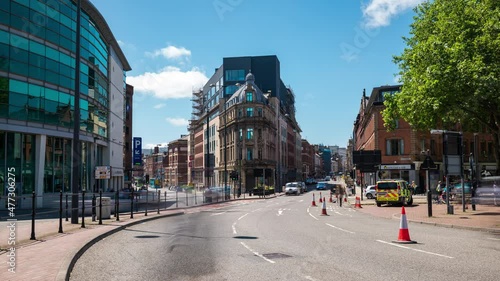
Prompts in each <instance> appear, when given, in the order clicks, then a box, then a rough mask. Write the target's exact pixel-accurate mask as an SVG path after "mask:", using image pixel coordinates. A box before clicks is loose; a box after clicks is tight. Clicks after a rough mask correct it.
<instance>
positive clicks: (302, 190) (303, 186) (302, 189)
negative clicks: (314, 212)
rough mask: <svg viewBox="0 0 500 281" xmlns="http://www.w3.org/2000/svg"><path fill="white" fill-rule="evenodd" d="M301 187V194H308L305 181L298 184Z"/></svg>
mask: <svg viewBox="0 0 500 281" xmlns="http://www.w3.org/2000/svg"><path fill="white" fill-rule="evenodd" d="M298 183H299V185H300V193H306V192H307V185H306V183H305V182H303V181H299V182H298Z"/></svg>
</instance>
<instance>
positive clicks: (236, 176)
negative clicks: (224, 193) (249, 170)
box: [229, 171, 238, 181]
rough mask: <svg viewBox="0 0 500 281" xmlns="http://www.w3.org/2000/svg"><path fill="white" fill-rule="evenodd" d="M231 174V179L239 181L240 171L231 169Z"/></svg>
mask: <svg viewBox="0 0 500 281" xmlns="http://www.w3.org/2000/svg"><path fill="white" fill-rule="evenodd" d="M229 176H230V177H231V179H232V180H233V181H237V180H238V171H231V173H230V174H229Z"/></svg>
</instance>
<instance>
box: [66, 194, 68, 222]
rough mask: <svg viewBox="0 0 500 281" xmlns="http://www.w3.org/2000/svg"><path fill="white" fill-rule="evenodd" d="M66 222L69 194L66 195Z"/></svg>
mask: <svg viewBox="0 0 500 281" xmlns="http://www.w3.org/2000/svg"><path fill="white" fill-rule="evenodd" d="M66 221H68V193H66Z"/></svg>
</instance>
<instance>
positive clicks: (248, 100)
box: [246, 92, 253, 102]
mask: <svg viewBox="0 0 500 281" xmlns="http://www.w3.org/2000/svg"><path fill="white" fill-rule="evenodd" d="M246 101H247V102H252V101H253V93H252V92H247V95H246Z"/></svg>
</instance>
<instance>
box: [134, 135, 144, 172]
mask: <svg viewBox="0 0 500 281" xmlns="http://www.w3.org/2000/svg"><path fill="white" fill-rule="evenodd" d="M134 165H139V166H141V165H142V138H134Z"/></svg>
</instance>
